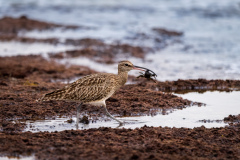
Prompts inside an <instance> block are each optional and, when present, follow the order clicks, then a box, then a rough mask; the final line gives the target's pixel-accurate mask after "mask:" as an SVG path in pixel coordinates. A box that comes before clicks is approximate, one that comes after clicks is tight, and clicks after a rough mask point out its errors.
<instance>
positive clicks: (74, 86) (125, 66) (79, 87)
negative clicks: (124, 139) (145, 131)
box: [39, 61, 146, 128]
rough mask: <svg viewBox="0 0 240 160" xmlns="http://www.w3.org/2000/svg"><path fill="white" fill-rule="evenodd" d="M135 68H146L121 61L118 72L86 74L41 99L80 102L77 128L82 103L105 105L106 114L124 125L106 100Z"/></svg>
mask: <svg viewBox="0 0 240 160" xmlns="http://www.w3.org/2000/svg"><path fill="white" fill-rule="evenodd" d="M134 69H135V70H141V71H145V70H144V69H146V68H143V67H139V66H134V65H133V64H132V63H131V62H130V61H121V62H119V63H118V74H112V73H97V74H91V75H87V76H84V77H82V78H80V79H78V80H77V81H75V82H73V83H71V84H69V85H67V86H65V87H64V88H62V89H58V90H55V91H53V92H51V93H47V94H45V95H44V96H43V97H42V98H41V99H39V101H49V100H65V101H74V102H79V105H78V106H77V121H76V126H77V128H78V123H79V112H80V107H81V105H82V104H92V105H96V106H103V107H104V109H105V112H106V114H107V115H108V116H109V117H110V118H112V119H114V120H116V121H117V122H119V123H120V125H122V124H123V122H121V121H120V120H118V119H116V118H115V117H113V116H112V115H111V114H110V113H109V112H108V110H107V108H106V103H105V101H106V100H107V99H108V98H109V97H111V96H112V95H113V94H114V92H116V91H117V90H118V89H119V88H120V87H121V86H123V85H124V84H125V83H126V82H127V78H128V72H129V71H130V70H134Z"/></svg>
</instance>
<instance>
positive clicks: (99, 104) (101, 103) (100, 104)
mask: <svg viewBox="0 0 240 160" xmlns="http://www.w3.org/2000/svg"><path fill="white" fill-rule="evenodd" d="M87 104H91V105H94V106H103V105H104V104H105V100H101V101H93V102H88V103H87Z"/></svg>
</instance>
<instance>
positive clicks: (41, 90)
mask: <svg viewBox="0 0 240 160" xmlns="http://www.w3.org/2000/svg"><path fill="white" fill-rule="evenodd" d="M21 19H23V20H26V17H21V18H20V20H21ZM45 25H46V24H44V25H43V26H44V27H43V28H39V29H45V28H46V26H45ZM47 26H48V25H47ZM53 27H58V26H53ZM47 28H48V27H47ZM20 29H22V28H20ZM20 29H16V30H17V31H18V30H20ZM24 29H26V28H24ZM30 29H31V28H30ZM13 31H14V29H13V30H11V31H9V32H10V33H9V34H8V36H9V35H14V32H15V31H14V32H13ZM158 31H159V30H158ZM160 31H161V30H160ZM160 31H159V32H160ZM4 32H5V31H4ZM162 32H163V31H162ZM14 36H16V37H18V36H17V35H16V34H15V35H14ZM177 36H179V35H177ZM1 37H2V35H1ZM16 37H15V38H14V39H16ZM18 38H19V37H18ZM87 41H90V42H91V43H94V45H96V44H98V45H103V46H104V47H106V45H105V44H104V43H103V42H101V41H98V40H91V39H90V40H89V39H88V40H87ZM87 41H86V40H84V41H81V44H84V43H83V42H86V44H85V45H86V46H88V45H87V44H88V43H87ZM93 41H94V42H93ZM75 42H76V41H74V43H75ZM90 42H89V43H90ZM45 43H48V42H45ZM88 47H89V46H88ZM88 47H86V48H88ZM108 47H109V46H107V47H106V48H108ZM115 47H116V46H113V48H112V49H114V48H115ZM86 48H85V50H87V49H86ZM127 48H128V47H127ZM130 48H134V46H130ZM88 49H89V48H88ZM127 50H128V49H127ZM78 52H79V53H78ZM86 52H87V53H88V52H93V51H92V50H90V51H89V50H87V51H86ZM111 52H112V50H109V52H108V53H111ZM129 52H130V51H129ZM67 53H68V54H67V55H62V57H61V54H57V55H58V56H54V55H53V56H52V60H51V59H50V60H49V61H47V60H46V59H44V58H42V57H41V56H37V55H35V56H31V55H30V56H14V57H0V120H1V123H0V131H1V132H0V155H2V156H19V155H21V156H29V155H34V156H35V158H36V159H76V158H80V159H240V136H239V135H240V125H239V120H240V118H239V115H229V116H228V117H226V118H224V121H226V122H228V123H229V124H230V125H229V126H227V127H224V128H211V129H207V128H205V127H197V128H194V129H187V128H168V127H165V128H162V127H148V126H145V127H142V128H138V129H112V128H98V129H88V130H66V131H61V132H57V131H56V132H51V133H50V132H38V133H32V132H23V130H24V128H25V127H26V123H25V121H26V120H37V119H47V118H49V119H54V118H55V117H56V116H60V115H64V116H69V117H71V115H75V114H76V105H77V104H76V103H74V102H64V101H50V102H36V101H35V100H37V99H38V98H40V97H41V96H42V95H43V94H45V93H48V92H51V91H53V90H55V89H58V88H61V87H64V86H65V85H66V84H64V83H61V82H60V81H59V80H64V81H66V80H69V81H70V80H71V79H73V78H76V77H81V76H84V75H88V74H92V73H96V71H94V70H91V69H89V68H87V67H84V66H64V65H61V64H58V63H57V62H55V61H54V60H55V59H56V58H64V56H72V57H74V56H82V54H84V53H85V52H84V53H82V51H72V52H67ZM93 53H94V54H93V55H95V57H100V58H101V61H104V62H105V63H112V61H114V58H115V57H114V56H112V58H110V59H107V58H106V55H104V54H96V53H95V51H94V52H93ZM97 53H101V52H100V51H99V52H97ZM133 53H136V54H140V55H141V52H139V50H137V51H134V52H133ZM111 54H112V53H111ZM132 55H134V54H132ZM136 56H139V55H136ZM142 56H143V57H144V54H143V53H142ZM93 57H94V56H93ZM129 80H130V81H132V82H135V84H130V85H125V86H124V87H122V88H121V89H120V90H119V91H118V92H116V93H115V94H114V95H113V96H112V97H111V98H109V99H108V100H107V107H108V110H109V112H110V113H112V114H114V115H116V116H135V115H154V114H157V109H166V110H167V109H173V108H174V109H181V107H182V108H183V107H187V106H189V105H190V104H192V103H195V104H197V105H199V106H201V105H202V103H201V102H191V101H189V100H186V99H183V98H181V97H178V96H176V95H174V94H172V92H173V91H174V92H177V93H179V92H189V91H200V92H204V91H209V90H219V91H230V90H232V88H234V89H236V90H239V87H240V81H239V80H205V79H197V80H178V81H167V82H159V81H158V82H157V83H154V82H152V81H147V80H145V79H144V78H138V79H137V78H136V77H133V76H130V77H129ZM179 107H180V108H179ZM226 107H227V106H226ZM81 112H85V113H86V114H87V115H88V116H91V117H93V118H94V119H95V120H96V121H97V120H98V119H99V118H105V114H104V110H103V109H102V108H100V107H95V106H87V105H85V106H83V107H82V108H81ZM236 114H239V113H236Z"/></svg>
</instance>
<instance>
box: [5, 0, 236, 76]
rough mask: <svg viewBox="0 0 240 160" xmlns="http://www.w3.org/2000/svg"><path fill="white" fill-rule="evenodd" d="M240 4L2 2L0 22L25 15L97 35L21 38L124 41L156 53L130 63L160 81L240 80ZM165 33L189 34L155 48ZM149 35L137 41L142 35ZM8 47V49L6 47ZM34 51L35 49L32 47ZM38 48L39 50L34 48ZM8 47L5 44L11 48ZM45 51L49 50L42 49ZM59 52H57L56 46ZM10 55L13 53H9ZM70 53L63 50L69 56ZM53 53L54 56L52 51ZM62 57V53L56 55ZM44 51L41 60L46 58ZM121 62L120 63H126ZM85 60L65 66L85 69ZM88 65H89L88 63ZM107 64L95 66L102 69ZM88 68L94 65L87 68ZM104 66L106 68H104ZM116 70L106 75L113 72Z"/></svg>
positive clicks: (189, 0)
mask: <svg viewBox="0 0 240 160" xmlns="http://www.w3.org/2000/svg"><path fill="white" fill-rule="evenodd" d="M239 6H240V5H239V0H231V1H229V0H221V1H216V0H203V1H193V0H169V1H164V0H159V1H156V0H143V1H138V0H133V1H127V0H123V1H117V0H111V1H108V0H107V1H97V0H92V1H70V2H66V1H64V0H55V1H48V0H41V1H34V0H22V1H18V0H12V1H6V0H0V17H3V16H13V17H19V16H20V15H23V14H24V15H26V16H28V17H29V18H34V19H38V20H42V21H48V22H54V23H61V24H67V25H71V24H74V25H80V26H87V27H92V29H76V30H66V31H62V30H59V29H57V30H55V31H42V32H38V31H31V32H24V33H21V36H25V37H34V38H50V37H51V38H54V37H55V38H60V39H61V40H63V41H64V39H66V38H73V39H79V38H99V39H102V40H104V41H105V42H107V43H112V42H115V41H120V42H122V43H129V44H131V45H139V46H147V47H151V48H157V49H159V50H157V51H156V53H155V54H149V55H147V57H146V59H145V60H142V59H136V58H129V59H130V60H131V61H133V62H134V63H135V64H136V65H138V66H140V65H142V66H145V67H147V68H150V69H151V70H154V71H155V72H156V73H157V74H158V77H157V78H158V80H177V79H179V78H181V79H189V78H207V79H239V77H240V63H239V60H240V55H239V52H240V46H239V41H240V36H239V28H240V19H239V17H240V7H239ZM154 27H161V28H166V29H171V30H177V31H181V32H183V33H184V36H183V37H180V38H173V39H171V38H170V39H168V40H166V41H164V44H161V43H160V44H159V43H157V42H156V38H159V37H158V35H157V34H156V33H155V32H154V31H153V30H152V28H154ZM144 34H145V35H146V36H147V37H144V36H137V35H144ZM4 45H5V46H4ZM11 45H12V46H14V47H8V48H10V49H11V48H15V52H13V53H12V54H10V53H7V52H5V51H4V50H3V51H1V52H0V56H6V55H16V54H19V53H22V52H24V54H32V53H39V47H38V49H35V50H30V51H25V49H24V48H23V47H21V46H17V45H14V44H11ZM29 45H30V44H29ZM31 45H34V44H31ZM6 46H9V44H1V48H6ZM42 48H44V47H42ZM52 48H54V46H52ZM8 50H9V49H8ZM66 50H68V48H62V49H61V51H66ZM51 51H52V52H54V50H52V49H51ZM55 51H59V50H55ZM47 52H49V51H48V50H43V52H41V53H40V54H46V53H47ZM125 58H126V57H122V58H120V59H119V60H121V59H125ZM81 59H82V58H79V59H75V60H74V61H73V60H72V59H68V60H66V63H74V64H79V65H82V64H83V60H81ZM84 65H87V64H85V63H84ZM101 65H102V64H96V65H91V66H90V67H91V68H92V69H95V70H97V71H102V69H100V70H99V69H98V68H99V66H101ZM87 66H89V65H87ZM103 67H104V65H102V67H100V68H103ZM110 67H111V66H109V67H106V68H105V69H104V71H105V72H112V69H110Z"/></svg>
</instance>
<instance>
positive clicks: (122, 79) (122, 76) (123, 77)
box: [118, 72, 128, 86]
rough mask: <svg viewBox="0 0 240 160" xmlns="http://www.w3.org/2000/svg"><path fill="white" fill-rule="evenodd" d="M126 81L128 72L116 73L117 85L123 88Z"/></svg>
mask: <svg viewBox="0 0 240 160" xmlns="http://www.w3.org/2000/svg"><path fill="white" fill-rule="evenodd" d="M127 79H128V72H118V80H119V81H118V83H119V85H120V86H123V85H124V84H125V83H126V82H127Z"/></svg>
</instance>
